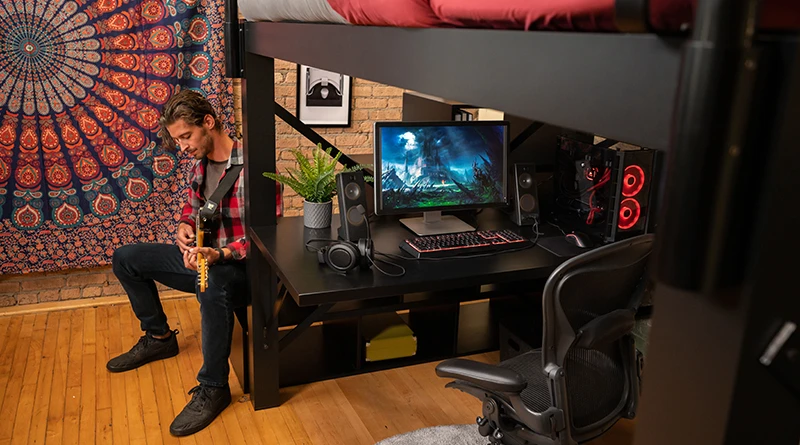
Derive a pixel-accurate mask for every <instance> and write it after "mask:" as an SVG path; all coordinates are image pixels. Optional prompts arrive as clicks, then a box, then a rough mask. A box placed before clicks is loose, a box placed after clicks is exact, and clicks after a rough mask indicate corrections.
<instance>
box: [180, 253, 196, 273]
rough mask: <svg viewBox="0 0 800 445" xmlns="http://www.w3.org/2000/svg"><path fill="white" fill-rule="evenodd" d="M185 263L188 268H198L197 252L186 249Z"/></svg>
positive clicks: (184, 254)
mask: <svg viewBox="0 0 800 445" xmlns="http://www.w3.org/2000/svg"><path fill="white" fill-rule="evenodd" d="M183 265H184V266H186V268H187V269H192V270H197V253H192V252H191V250H184V251H183Z"/></svg>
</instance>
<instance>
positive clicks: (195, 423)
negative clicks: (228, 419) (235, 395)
mask: <svg viewBox="0 0 800 445" xmlns="http://www.w3.org/2000/svg"><path fill="white" fill-rule="evenodd" d="M189 394H191V395H192V400H190V401H189V403H188V404H186V406H185V407H184V408H183V411H181V413H180V414H178V417H176V418H175V420H173V421H172V425H170V426H169V432H170V433H171V434H172V435H173V436H188V435H189V434H194V433H196V432H198V431H200V430H202V429H203V428H205V427H207V426H208V425H210V424H211V422H212V421H214V419H215V418H216V417H217V416H218V415H219V413H221V412H222V411H224V410H225V408H227V407H228V405H230V404H231V389H230V387H228V386H225V387H223V388H216V387H213V386H206V385H197V386H195V387H194V388H192V389H190V390H189Z"/></svg>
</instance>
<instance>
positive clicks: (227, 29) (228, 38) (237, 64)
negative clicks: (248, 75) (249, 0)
mask: <svg viewBox="0 0 800 445" xmlns="http://www.w3.org/2000/svg"><path fill="white" fill-rule="evenodd" d="M243 31H244V29H243V28H242V26H241V25H240V24H239V4H238V1H237V0H225V24H224V42H223V43H224V45H225V77H229V78H231V79H234V78H238V77H242V76H243V75H244V69H243V66H242V59H243V57H244V56H243V54H244V39H242V38H241V35H242V32H243Z"/></svg>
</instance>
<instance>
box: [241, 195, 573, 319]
mask: <svg viewBox="0 0 800 445" xmlns="http://www.w3.org/2000/svg"><path fill="white" fill-rule="evenodd" d="M464 219H465V220H466V221H467V222H470V223H471V224H473V225H474V222H475V221H474V220H473V221H470V220H469V219H468V218H467V217H464ZM477 222H478V227H479V229H483V230H488V229H514V230H516V231H518V232H519V233H520V234H522V235H523V236H527V237H529V238H531V239H533V238H534V234H533V230H532V229H531V228H530V227H518V226H516V225H514V224H513V223H512V222H511V221H510V220H509V219H508V217H507V216H506V215H505V214H503V213H502V212H500V211H498V210H494V209H486V210H484V211H482V212H481V213H480V214H478V216H477ZM338 227H339V215H338V214H335V215H333V224H332V226H331V227H330V228H327V229H309V228H307V227H304V226H303V218H302V216H300V217H288V218H287V217H284V218H278V224H277V225H275V226H264V227H254V228H253V229H251V230H250V240H251V241H252V242H253V243H254V247H256V248H258V249H259V250H260V251H261V252H262V254H263V255H264V256H265V257H266V259H267V261H269V263H270V265H271V266H272V267H274V268H275V273H277V275H278V276H279V277H280V279H281V281H282V282H283V283H284V285H285V286H286V287H287V289H288V290H289V292H290V294H291V295H292V297H293V298H294V299H295V301H296V302H297V304H298V305H299V306H308V305H317V304H323V303H331V302H339V301H352V300H362V299H368V298H378V297H387V296H393V295H400V294H406V293H412V292H424V291H437V290H446V289H454V288H460V287H469V286H479V285H484V284H497V283H505V282H511V281H522V280H529V279H531V280H532V279H540V278H545V277H547V276H548V275H549V274H550V273H551V272H552V271H553V270H554V269H555V268H556V267H557V266H558V265H559V264H561V263H562V262H563V261H564V260H566V258H559V257H557V256H555V255H553V254H551V253H550V252H548V251H546V250H544V249H542V248H540V247H538V246H534V247H532V248H530V249H526V250H522V251H518V252H509V253H501V254H497V255H491V256H486V257H480V258H453V259H448V260H445V261H417V260H414V259H412V258H410V257H409V259H408V260H394V259H392V260H390V261H392V262H396V263H398V264H401V265H402V266H403V267H405V269H406V274H405V275H404V276H402V277H389V276H386V275H383V274H382V273H380V272H378V271H377V270H375V268H372V269H369V270H360V269H356V270H353V271H350V273H348V274H347V275H342V274H338V273H336V272H334V271H332V270H330V269H329V268H328V267H327V266H326V265H323V264H319V263H318V262H317V254H316V252H313V251H310V250H307V249H306V248H305V242H306V241H307V240H309V239H311V238H329V239H332V238H336V233H337V229H338ZM370 227H371V228H372V239H373V243H374V246H375V249H376V251H377V252H380V253H387V254H395V255H402V256H407V255H406V254H405V253H403V252H401V250H400V247H399V245H400V243H401V242H402V240H404V239H406V238H411V237H414V236H415V235H414V234H413V233H412V232H411V231H409V230H408V229H406V228H405V227H404V226H403V225H401V224H400V223H399V222H398V218H396V217H388V216H383V217H377V216H376V217H373V221H371V224H370ZM315 244H316V245H317V246H320V247H322V246H325V243H315ZM378 265H379V266H381V268H382V269H384V270H386V271H388V272H390V273H396V272H398V270H397V269H396V268H394V267H392V266H391V265H387V264H385V263H383V262H379V263H378Z"/></svg>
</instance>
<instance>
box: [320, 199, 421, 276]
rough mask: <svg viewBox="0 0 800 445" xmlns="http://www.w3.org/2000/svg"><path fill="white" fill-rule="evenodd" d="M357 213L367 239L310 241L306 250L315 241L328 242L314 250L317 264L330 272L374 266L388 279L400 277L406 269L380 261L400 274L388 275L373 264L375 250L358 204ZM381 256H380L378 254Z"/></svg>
mask: <svg viewBox="0 0 800 445" xmlns="http://www.w3.org/2000/svg"><path fill="white" fill-rule="evenodd" d="M356 210H358V213H360V214H361V217H362V218H364V223H365V224H366V225H367V237H366V238H360V239H359V240H358V242H357V243H354V242H352V241H339V240H332V239H331V240H329V239H319V238H315V239H310V240H308V242H306V248H309V247H311V246H310V244H311V243H313V242H315V241H324V242H329V243H331V244H329V245H327V246H325V247H321V248H319V249H314V248H312V250H316V251H317V261H318V262H319V264H326V265H327V266H328V267H329V268H331V269H332V270H334V271H336V272H338V273H341V274H346V273H347V272H350V271H351V270H353V269H355V268H358V267H360V268H362V269H369V268H371V267H372V266H375V269H377V270H378V271H379V272H380V273H382V274H384V275H386V276H389V277H402V276H403V275H405V274H406V269H405V268H404V267H403V266H400V265H399V264H395V263H392V262H389V261H386V260H381V261H383V262H385V263H387V264H390V265H392V266H394V267H396V268H397V269H398V270H399V271H400V272H399V273H389V272H387V271H385V270H383V269H381V268H380V267H379V266H378V265H377V264H375V254H376V253H377V252H375V249H374V248H373V246H372V232H371V231H370V228H369V220H368V219H367V211H366V210H365V209H364V206H363V205H361V204H359V205H358V206H357V207H356ZM379 255H382V254H379Z"/></svg>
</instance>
